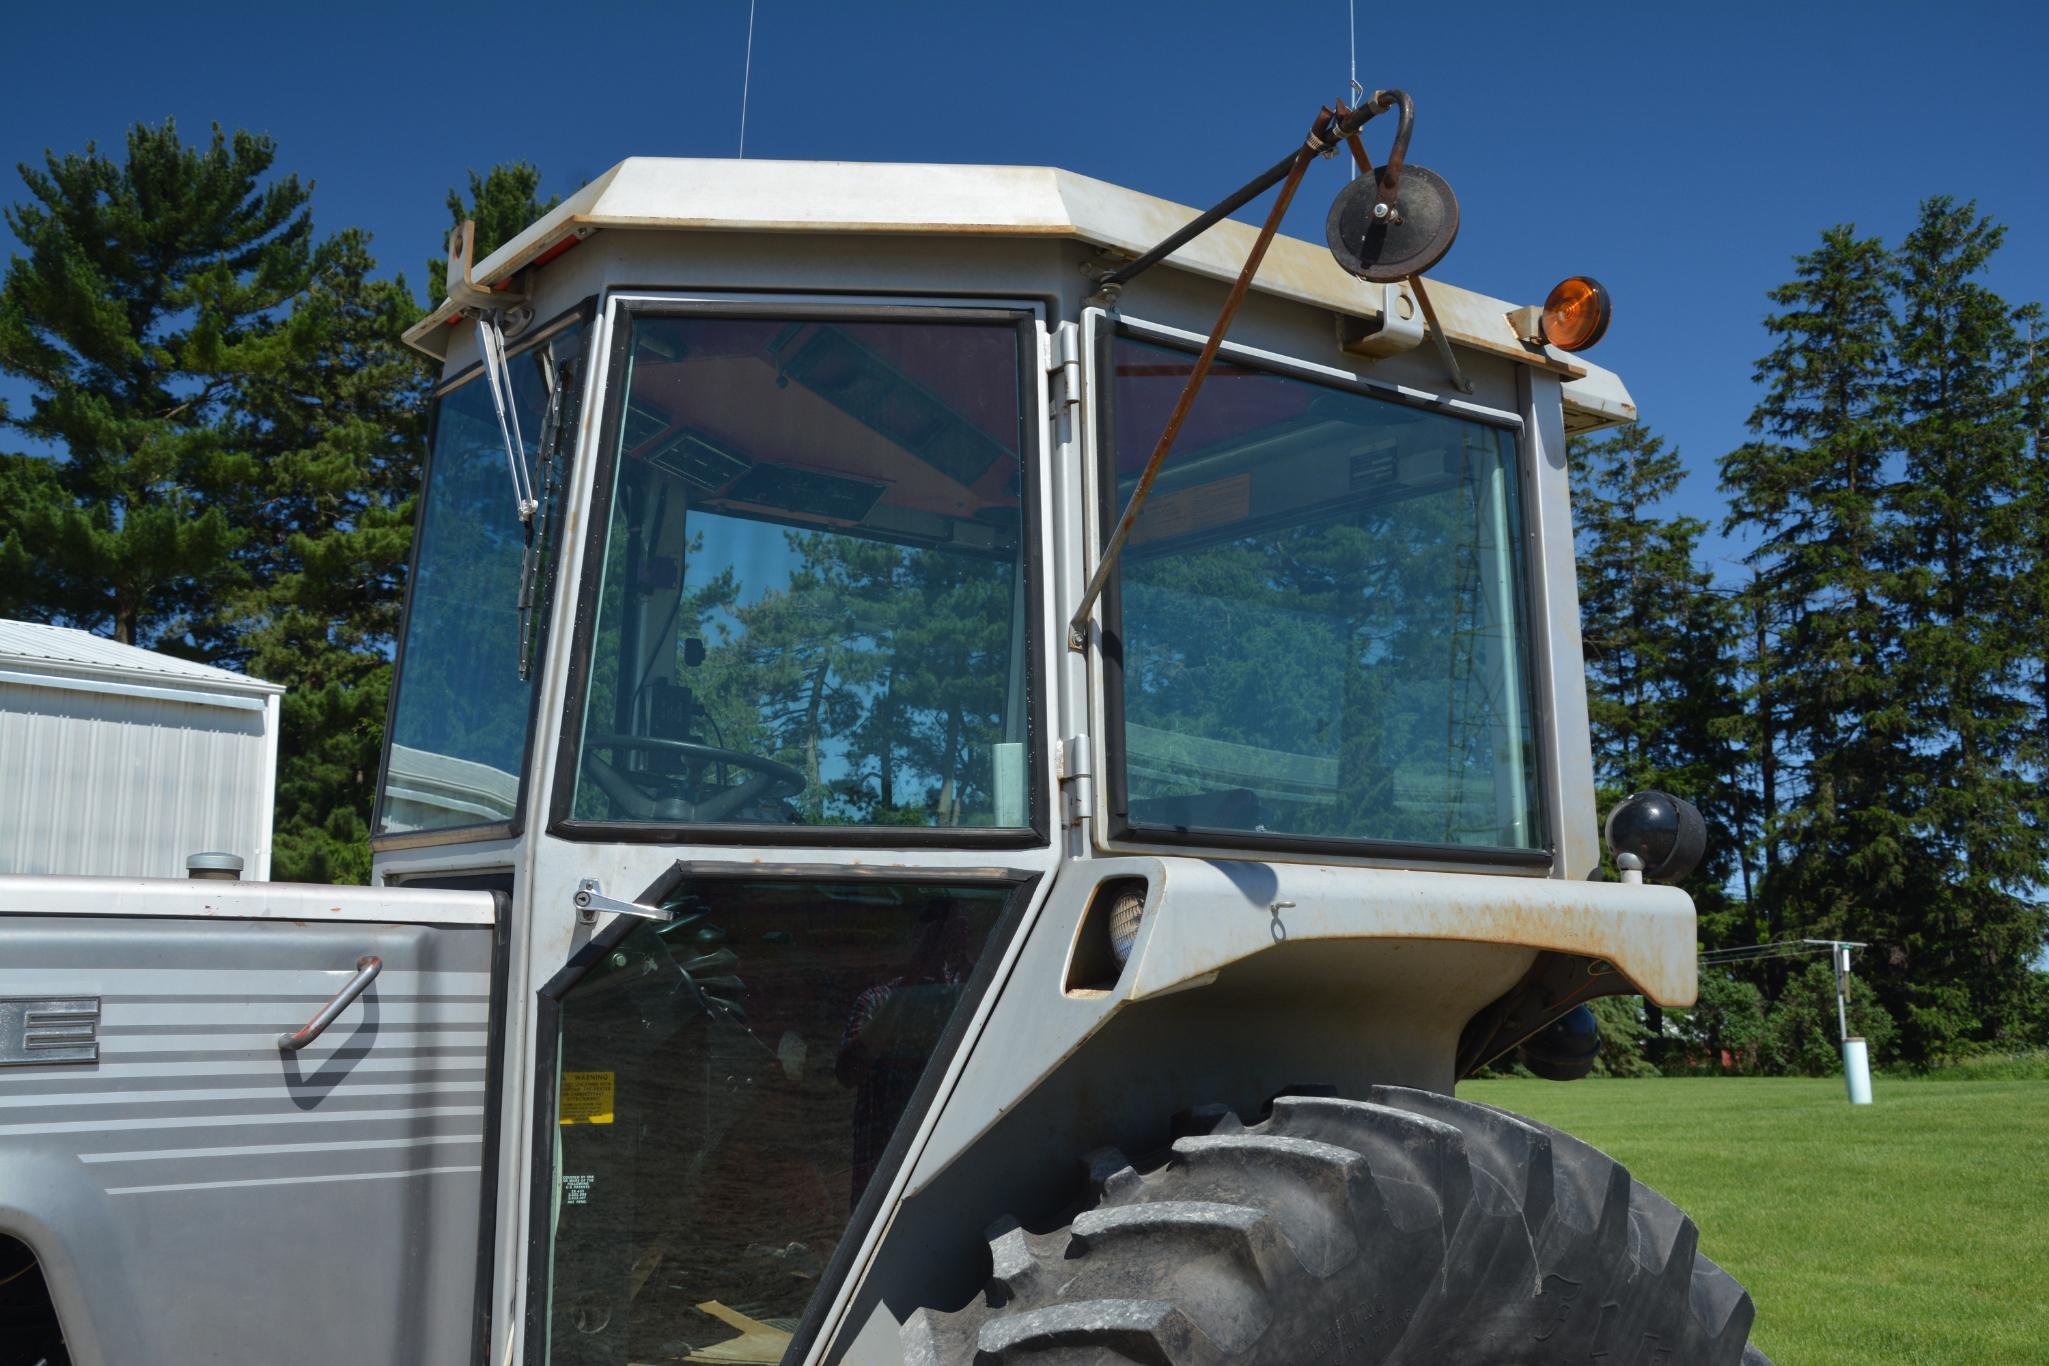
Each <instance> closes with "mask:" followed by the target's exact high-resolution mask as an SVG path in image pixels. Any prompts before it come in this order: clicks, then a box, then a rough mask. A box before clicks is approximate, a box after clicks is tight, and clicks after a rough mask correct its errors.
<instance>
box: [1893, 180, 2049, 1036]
mask: <svg viewBox="0 0 2049 1366" xmlns="http://www.w3.org/2000/svg"><path fill="white" fill-rule="evenodd" d="M2003 236H2004V230H2003V229H2002V228H2000V227H1999V226H1998V225H1996V224H1995V223H1993V222H1992V221H1991V220H1990V219H1989V218H1987V217H1984V216H1982V215H1980V214H1979V213H1978V211H1977V207H1976V205H1974V204H1959V203H1957V202H1956V201H1955V200H1953V199H1950V198H1948V197H1936V198H1931V199H1929V200H1927V201H1926V202H1924V203H1923V204H1922V206H1921V213H1920V219H1919V222H1918V223H1917V224H1916V225H1915V227H1914V229H1913V231H1912V232H1910V233H1909V234H1908V235H1907V238H1906V241H1905V243H1904V244H1903V246H1902V248H1901V250H1900V251H1899V253H1898V254H1897V257H1896V266H1895V281H1896V288H1897V290H1898V292H1899V297H1900V313H1899V319H1898V324H1897V326H1896V328H1895V330H1894V337H1893V346H1892V351H1893V370H1892V376H1891V389H1892V393H1893V406H1894V410H1895V413H1896V417H1897V430H1898V441H1899V448H1900V453H1901V465H1902V468H1901V472H1900V478H1899V479H1898V481H1897V482H1896V483H1895V484H1894V485H1893V486H1892V493H1893V496H1892V498H1891V502H1892V503H1893V504H1894V506H1895V507H1896V508H1897V520H1898V525H1899V534H1898V536H1897V537H1896V539H1895V558H1896V564H1895V572H1894V575H1893V584H1894V587H1895V591H1896V593H1897V596H1898V599H1899V605H1900V614H1901V621H1902V628H1903V630H1902V638H1901V645H1902V649H1901V657H1900V660H1899V663H1898V666H1897V669H1896V670H1895V671H1894V673H1893V674H1892V677H1891V679H1890V683H1891V686H1892V688H1893V689H1894V690H1895V691H1896V693H1897V694H1898V695H1899V696H1900V698H1901V699H1902V706H1903V710H1904V714H1905V716H1906V718H1907V722H1908V725H1909V727H1910V729H1911V733H1912V736H1913V744H1912V748H1913V751H1914V761H1913V765H1912V769H1911V773H1912V784H1911V787H1908V788H1907V789H1906V790H1904V791H1902V792H1901V793H1900V795H1901V797H1902V798H1903V799H1905V800H1907V801H1908V802H1910V808H1909V809H1910V811H1911V813H1912V819H1913V820H1914V822H1915V825H1916V827H1917V830H1918V836H1919V837H1918V840H1917V843H1918V844H1919V846H1920V847H1921V849H1922V850H1923V859H1924V862H1923V865H1922V869H1921V876H1920V877H1919V878H1918V879H1917V882H1918V883H1919V884H1920V885H1919V886H1917V888H1916V892H1915V897H1914V900H1915V902H1916V903H1917V904H1915V905H1913V906H1912V907H1911V909H1910V910H1907V909H1906V908H1902V910H1903V911H1905V913H1903V914H1896V915H1895V917H1894V919H1895V921H1896V925H1897V928H1896V930H1895V932H1894V935H1893V942H1892V944H1891V946H1890V954H1889V956H1888V958H1887V960H1886V967H1887V968H1889V969H1890V972H1888V973H1886V974H1885V975H1884V976H1882V977H1881V978H1880V985H1881V988H1882V990H1883V989H1884V988H1886V987H1890V991H1889V992H1886V993H1885V994H1888V995H1890V996H1891V997H1893V998H1894V1002H1895V1003H1896V1011H1895V1013H1897V1014H1900V1015H1901V1016H1902V1018H1903V1021H1904V1023H1905V1026H1906V1038H1905V1040H1904V1043H1905V1046H1906V1048H1907V1050H1908V1052H1909V1053H1910V1054H1911V1055H1914V1056H1918V1057H1927V1056H1932V1055H1935V1054H1939V1053H1941V1052H1944V1051H1946V1050H1947V1049H1948V1048H1949V1047H1950V1046H1951V1045H1952V1044H1954V1043H1955V1042H1958V1041H1960V1040H1961V1039H1964V1038H1970V1037H1976V1038H1981V1039H1983V1038H1991V1037H1996V1036H1997V1035H1998V1034H2000V1033H2001V1032H2002V1031H2003V1030H2004V1029H2005V1028H2006V1027H2007V1026H2008V1025H2010V1024H2011V1023H2012V1022H2013V1020H2014V1019H2015V1018H2016V1016H2017V1014H2018V1013H2019V1011H2020V1008H2021V999H2022V997H2023V996H2024V995H2025V993H2026V990H2027V981H2026V973H2027V971H2028V969H2029V966H2030V964H2031V962H2032V960H2033V959H2034V957H2035V955H2036V954H2037V953H2038V952H2039V951H2040V948H2041V945H2042V932H2043V927H2044V918H2043V914H2042V908H2041V907H2040V906H2039V905H2038V904H2037V903H2036V902H2035V901H2034V900H2032V895H2033V892H2034V889H2035V888H2036V887H2037V886H2038V885H2039V883H2040V880H2041V878H2042V874H2043V870H2044V868H2045V866H2049V841H2045V836H2044V830H2043V823H2042V815H2043V807H2042V801H2041V797H2040V785H2039V782H2038V775H2036V774H2033V773H2030V772H2028V771H2027V759H2028V752H2029V748H2030V739H2031V736H2030V731H2031V729H2032V723H2033V721H2034V719H2035V716H2034V706H2033V699H2032V698H2031V696H2030V691H2031V689H2030V684H2031V683H2032V682H2033V681H2034V680H2033V678H2032V677H2031V674H2032V672H2033V670H2032V668H2031V664H2032V661H2033V658H2034V657H2035V656H2037V655H2039V653H2040V640H2041V637H2042V618H2040V617H2039V616H2035V615H2033V614H2030V613H2025V612H2017V611H2016V609H2017V608H2020V607H2021V606H2022V604H2023V602H2024V600H2025V597H2026V593H2027V589H2028V583H2027V575H2026V568H2027V561H2028V557H2029V552H2030V550H2031V549H2032V545H2031V542H2032V541H2033V540H2034V539H2035V538H2036V537H2037V536H2038V535H2039V527H2037V526H2031V525H2030V524H2029V521H2028V513H2029V511H2030V504H2029V500H2028V497H2027V494H2028V484H2029V476H2030V470H2029V468H2028V461H2027V453H2028V429H2027V423H2028V417H2029V409H2028V402H2027V399H2028V394H2027V389H2026V385H2025V383H2024V382H2017V380H2019V379H2021V376H2022V372H2020V371H2018V369H2017V366H2016V362H2017V361H2018V360H2020V359H2022V358H2023V356H2024V350H2025V348H2024V345H2023V342H2022V339H2021V337H2020V336H2019V334H2018V333H2017V332H2016V329H2015V327H2014V324H2013V318H2012V316H2011V313H2010V310H2009V309H2008V307H2007V305H2006V303H2005V301H2004V300H2002V299H2001V298H2000V297H1999V296H1998V295H1997V294H1995V293H1994V292H1993V291H1992V290H1990V289H1988V288H1987V287H1986V286H1985V285H1984V284H1983V283H1981V282H1980V280H1979V279H1978V277H1979V276H1980V275H1982V273H1983V272H1984V270H1985V268H1986V266H1987V264H1988V263H1989V261H1990V260H1991V257H1992V255H1993V253H1994V252H1996V251H1997V250H1998V248H1999V245H2000V242H2001V239H2002V238H2003ZM1958 987H1961V988H1962V989H1963V991H1962V995H1961V997H1960V998H1959V996H1958V995H1957V993H1956V992H1955V990H1954V988H1958ZM1943 988H1950V989H1951V990H1946V991H1945V990H1942V989H1943Z"/></svg>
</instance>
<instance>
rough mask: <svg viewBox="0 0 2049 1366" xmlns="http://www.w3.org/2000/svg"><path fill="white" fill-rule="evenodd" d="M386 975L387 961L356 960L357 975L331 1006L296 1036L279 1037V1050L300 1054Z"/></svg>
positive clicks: (371, 956)
mask: <svg viewBox="0 0 2049 1366" xmlns="http://www.w3.org/2000/svg"><path fill="white" fill-rule="evenodd" d="M382 971H384V960H383V959H382V958H379V957H378V956H377V955H376V954H374V953H366V954H364V955H363V956H362V957H361V958H358V959H357V960H356V975H355V976H354V977H351V978H349V980H348V981H346V982H344V983H342V989H341V990H340V991H337V992H336V993H335V994H334V996H333V997H332V998H331V999H330V1000H329V1001H328V1003H327V1004H326V1005H324V1006H322V1007H320V1013H319V1014H317V1015H315V1016H314V1017H313V1018H312V1019H310V1020H308V1021H306V1024H305V1027H304V1028H302V1029H299V1030H298V1031H296V1032H293V1031H289V1030H288V1031H286V1032H285V1033H283V1034H280V1035H278V1036H277V1046H278V1047H279V1048H281V1049H283V1050H284V1051H285V1052H287V1053H296V1052H298V1051H299V1050H300V1049H302V1048H304V1047H305V1046H306V1045H307V1044H309V1043H312V1042H313V1041H314V1040H315V1039H317V1038H319V1037H320V1036H321V1035H322V1034H324V1033H326V1032H327V1027H328V1026H329V1025H331V1024H333V1023H334V1022H335V1021H336V1020H337V1019H339V1018H340V1017H341V1013H342V1012H343V1011H344V1010H347V1009H348V1008H349V1004H350V1002H352V1001H354V1000H355V999H356V998H357V997H358V996H361V995H362V994H363V993H364V991H365V990H367V989H368V988H369V986H370V984H371V983H372V982H374V981H376V980H377V974H378V973H380V972H382Z"/></svg>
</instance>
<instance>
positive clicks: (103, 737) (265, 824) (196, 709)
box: [0, 621, 284, 878]
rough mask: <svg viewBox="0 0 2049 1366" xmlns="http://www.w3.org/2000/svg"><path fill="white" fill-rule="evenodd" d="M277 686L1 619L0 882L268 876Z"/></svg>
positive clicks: (70, 632) (90, 637)
mask: <svg viewBox="0 0 2049 1366" xmlns="http://www.w3.org/2000/svg"><path fill="white" fill-rule="evenodd" d="M283 693H284V688H283V687H282V686H280V685H279V684H276V683H266V682H264V681H263V680H261V679H257V678H249V677H247V676H245V675H242V674H238V673H233V672H230V671H229V670H227V669H217V668H213V667H212V666H210V665H205V664H194V663H191V662H189V661H187V660H182V659H173V658H171V657H170V656H168V655H161V654H157V653H156V652H154V651H151V650H143V649H138V648H137V647H135V646H133V645H122V644H119V643H117V642H115V641H111V640H106V639H104V638H102V637H100V636H95V635H92V634H90V633H88V632H85V631H74V630H69V629H66V628H64V627H59V626H38V625H34V624H31V623H29V622H22V621H0V873H90V874H97V875H100V876H108V877H184V876H185V859H186V856H187V855H190V854H194V853H198V852H200V851H203V850H221V851H224V852H227V853H231V854H239V855H241V857H242V859H243V861H244V864H245V870H244V876H247V877H251V878H267V877H269V876H270V835H271V813H272V801H273V796H274V793H275V789H276V785H277V736H278V699H279V697H280V696H281V695H282V694H283Z"/></svg>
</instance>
